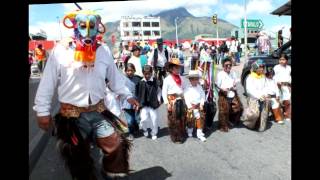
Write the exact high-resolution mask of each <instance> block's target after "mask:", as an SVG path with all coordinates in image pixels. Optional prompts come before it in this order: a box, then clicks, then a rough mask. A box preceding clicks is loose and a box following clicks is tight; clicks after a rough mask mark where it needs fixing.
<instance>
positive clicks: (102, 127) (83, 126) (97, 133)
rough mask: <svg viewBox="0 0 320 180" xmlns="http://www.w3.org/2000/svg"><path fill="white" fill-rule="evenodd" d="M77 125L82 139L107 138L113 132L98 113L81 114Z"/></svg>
mask: <svg viewBox="0 0 320 180" xmlns="http://www.w3.org/2000/svg"><path fill="white" fill-rule="evenodd" d="M76 122H77V125H78V127H79V129H80V133H81V135H82V137H83V138H87V137H88V136H91V135H93V137H92V138H93V140H94V139H95V138H104V137H108V136H110V135H111V134H113V133H114V132H115V130H114V128H113V127H112V125H111V124H110V123H109V122H108V121H106V120H105V118H104V117H103V116H102V115H101V114H100V113H98V112H95V111H93V112H86V113H81V114H80V117H79V119H78V121H76Z"/></svg>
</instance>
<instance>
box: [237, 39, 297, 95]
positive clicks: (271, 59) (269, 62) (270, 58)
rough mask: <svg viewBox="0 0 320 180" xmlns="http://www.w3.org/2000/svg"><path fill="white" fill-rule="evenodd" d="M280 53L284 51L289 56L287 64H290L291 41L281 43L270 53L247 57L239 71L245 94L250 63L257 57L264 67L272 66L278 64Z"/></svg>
mask: <svg viewBox="0 0 320 180" xmlns="http://www.w3.org/2000/svg"><path fill="white" fill-rule="evenodd" d="M282 53H285V54H287V55H288V57H289V61H288V64H291V41H288V42H287V43H285V44H283V45H282V46H281V47H279V48H278V49H276V50H274V51H273V53H271V54H270V55H261V56H252V57H249V59H248V61H247V62H246V63H245V64H244V66H243V69H242V73H241V84H242V86H243V87H244V95H245V96H246V92H247V90H246V79H247V77H248V75H249V74H250V72H251V64H252V63H253V62H255V61H256V60H257V59H262V60H263V61H264V62H265V63H266V68H268V69H270V68H273V67H274V66H275V65H277V64H279V57H280V55H281V54H282Z"/></svg>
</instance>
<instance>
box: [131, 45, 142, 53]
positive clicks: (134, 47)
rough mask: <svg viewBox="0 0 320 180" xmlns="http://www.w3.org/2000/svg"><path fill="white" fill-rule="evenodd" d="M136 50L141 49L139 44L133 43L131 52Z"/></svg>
mask: <svg viewBox="0 0 320 180" xmlns="http://www.w3.org/2000/svg"><path fill="white" fill-rule="evenodd" d="M136 50H138V51H141V49H140V48H139V46H136V45H134V46H133V47H132V50H131V52H134V51H136Z"/></svg>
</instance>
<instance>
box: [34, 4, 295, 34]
mask: <svg viewBox="0 0 320 180" xmlns="http://www.w3.org/2000/svg"><path fill="white" fill-rule="evenodd" d="M286 2H288V0H247V18H248V19H261V20H262V21H263V23H264V29H265V30H266V31H268V32H270V33H271V34H270V35H272V32H276V31H277V30H279V29H280V28H282V27H284V36H285V37H286V36H289V28H290V27H291V16H280V17H279V16H275V15H271V14H270V13H271V12H272V11H273V10H275V9H276V8H278V7H279V6H281V5H283V4H285V3H286ZM79 5H80V6H81V7H82V8H83V9H91V10H94V9H100V11H99V12H100V14H101V16H102V21H103V22H109V21H116V20H120V18H121V16H128V15H132V16H136V15H138V16H143V15H149V14H156V13H159V12H160V11H163V10H168V9H173V8H177V7H181V6H182V7H185V8H186V9H187V10H188V11H189V12H190V13H191V14H193V15H194V16H212V15H213V14H214V13H217V14H218V18H221V19H224V20H226V21H229V22H230V23H232V24H234V25H237V26H240V19H241V18H243V16H244V8H243V7H244V0H189V1H185V0H175V1H171V0H144V1H126V2H121V1H114V2H90V3H79ZM76 9H77V7H76V6H75V5H74V4H73V3H64V4H41V5H30V6H29V31H30V32H35V31H37V30H38V29H43V30H45V31H46V32H47V35H48V39H59V37H60V29H59V23H58V19H57V17H59V19H60V20H61V19H62V18H63V16H64V14H65V13H66V12H69V11H72V10H76ZM60 28H61V31H62V35H63V36H67V35H69V34H71V33H72V31H71V30H68V29H66V28H65V27H64V26H63V25H62V24H60Z"/></svg>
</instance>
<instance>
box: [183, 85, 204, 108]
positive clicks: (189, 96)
mask: <svg viewBox="0 0 320 180" xmlns="http://www.w3.org/2000/svg"><path fill="white" fill-rule="evenodd" d="M184 100H185V102H186V105H187V107H188V108H191V107H192V104H194V105H197V104H200V105H201V106H203V105H204V101H205V93H204V91H203V89H202V87H201V86H200V85H199V84H197V86H192V85H191V86H188V87H187V88H186V90H185V92H184Z"/></svg>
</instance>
